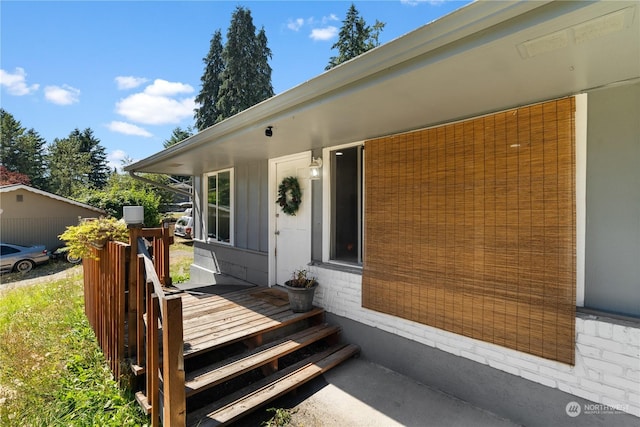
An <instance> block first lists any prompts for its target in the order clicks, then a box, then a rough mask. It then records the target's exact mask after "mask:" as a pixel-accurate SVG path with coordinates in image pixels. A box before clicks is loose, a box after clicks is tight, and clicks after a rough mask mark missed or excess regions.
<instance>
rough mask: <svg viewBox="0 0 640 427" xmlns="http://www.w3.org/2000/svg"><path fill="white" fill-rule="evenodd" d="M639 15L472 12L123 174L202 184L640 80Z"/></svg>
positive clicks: (625, 8) (600, 9)
mask: <svg viewBox="0 0 640 427" xmlns="http://www.w3.org/2000/svg"><path fill="white" fill-rule="evenodd" d="M639 9H640V6H639V5H638V3H637V2H635V1H631V2H608V1H607V2H598V3H590V2H551V3H543V2H529V1H520V2H510V3H507V2H481V3H472V4H470V5H468V6H467V7H464V8H462V9H460V10H458V11H456V12H454V13H452V14H450V15H447V16H446V17H444V18H441V19H440V20H437V21H435V22H433V23H431V24H428V25H426V26H424V27H421V28H418V29H417V30H415V31H413V32H411V33H409V34H407V35H405V36H403V37H400V38H398V39H396V40H394V41H392V42H389V43H387V44H385V45H383V46H380V47H378V48H376V49H374V50H372V51H370V52H368V53H366V54H365V55H362V56H361V57H359V58H357V59H355V60H352V61H349V62H348V63H345V64H343V65H341V66H339V67H336V68H335V69H333V70H331V71H328V72H325V73H323V74H321V75H319V76H318V77H316V78H314V79H312V80H309V81H308V82H305V83H303V84H301V85H299V86H297V87H294V88H293V89H290V90H288V91H286V92H284V93H282V94H279V95H277V96H275V97H273V98H271V99H269V100H266V101H264V102H262V103H260V104H258V105H256V106H254V107H252V108H250V109H248V110H246V111H243V112H242V113H240V114H238V115H236V116H234V117H232V118H229V119H227V120H225V121H224V122H221V123H219V124H217V125H215V126H212V127H210V128H208V129H206V130H204V131H202V132H200V133H198V134H196V135H194V136H192V137H190V138H188V139H187V140H185V141H183V142H182V143H180V144H178V145H176V146H174V147H171V148H169V149H167V150H164V151H162V152H159V153H157V154H154V155H152V156H150V157H148V158H146V159H144V160H141V161H139V162H137V163H134V164H132V165H130V166H129V167H127V168H126V169H127V170H130V171H139V172H155V173H168V174H175V175H198V174H201V173H204V172H207V171H212V170H217V169H221V168H226V167H231V166H233V165H234V164H238V163H244V162H248V161H255V160H260V159H267V158H273V157H278V156H283V155H287V154H292V153H296V152H301V151H306V150H314V149H321V148H323V147H326V146H332V145H338V144H344V143H349V142H356V141H362V140H366V139H370V138H376V137H379V136H383V135H389V134H394V133H401V132H405V131H410V130H414V129H419V128H425V127H429V126H433V125H437V124H440V123H444V122H451V121H455V120H460V119H464V118H468V117H473V116H478V115H482V114H487V113H490V112H494V111H498V110H504V109H508V108H512V107H517V106H521V105H526V104H531V103H534V102H539V101H542V100H547V99H552V98H557V97H562V96H567V95H572V94H576V93H580V92H585V91H589V90H594V89H597V88H599V87H603V86H607V85H613V84H618V83H624V82H626V81H630V80H634V79H638V78H640V41H639V40H640V25H639V23H638V22H639V20H640V19H639V18H640V17H639V16H638V15H639V13H640V10H639ZM267 126H273V136H272V137H271V138H268V137H266V136H265V134H264V130H265V128H266V127H267Z"/></svg>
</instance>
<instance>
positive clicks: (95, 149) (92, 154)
mask: <svg viewBox="0 0 640 427" xmlns="http://www.w3.org/2000/svg"><path fill="white" fill-rule="evenodd" d="M69 139H77V140H78V146H79V149H80V152H81V153H87V154H88V155H89V166H90V168H91V169H90V170H89V172H88V173H87V176H86V178H87V185H88V186H89V187H91V188H95V189H101V188H104V187H105V186H106V185H107V181H108V180H109V173H110V172H111V170H110V168H109V166H108V163H107V154H106V151H105V148H104V147H103V146H102V145H100V140H99V139H97V138H96V137H95V136H94V135H93V131H92V130H91V129H90V128H87V129H85V130H84V131H82V132H80V130H79V129H77V128H76V129H74V130H73V131H72V132H71V133H70V134H69Z"/></svg>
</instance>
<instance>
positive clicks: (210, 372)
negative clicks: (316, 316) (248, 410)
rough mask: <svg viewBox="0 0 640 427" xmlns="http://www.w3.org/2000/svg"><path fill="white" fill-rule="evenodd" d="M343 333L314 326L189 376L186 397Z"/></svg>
mask: <svg viewBox="0 0 640 427" xmlns="http://www.w3.org/2000/svg"><path fill="white" fill-rule="evenodd" d="M339 331H340V328H339V327H337V326H330V325H327V324H323V325H318V326H313V327H311V328H308V329H305V330H303V331H300V332H297V333H295V334H293V335H289V336H287V337H284V338H282V339H279V340H277V341H274V342H270V343H267V344H265V345H262V346H260V347H257V348H255V349H253V350H249V351H247V352H245V353H242V354H240V355H238V356H234V357H231V358H229V359H225V360H222V361H220V362H217V363H215V364H212V365H208V366H204V367H202V368H200V369H198V370H195V371H193V372H188V373H187V374H186V378H185V387H186V396H187V397H190V396H193V395H194V394H196V393H198V392H200V391H203V390H206V389H208V388H210V387H214V386H216V385H218V384H220V383H222V382H224V381H227V380H230V379H232V378H235V377H237V376H238V375H242V374H244V373H245V372H249V371H250V370H252V369H255V368H259V367H261V366H264V365H267V364H269V363H272V362H277V360H278V359H279V358H281V357H283V356H286V355H287V354H290V353H292V352H294V351H296V350H299V349H301V348H302V347H305V346H307V345H309V344H312V343H314V342H316V341H319V340H321V339H323V338H327V337H329V336H331V335H334V334H337V333H338V332H339Z"/></svg>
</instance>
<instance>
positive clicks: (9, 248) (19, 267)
mask: <svg viewBox="0 0 640 427" xmlns="http://www.w3.org/2000/svg"><path fill="white" fill-rule="evenodd" d="M47 262H49V255H48V254H47V249H46V248H45V247H44V245H38V246H30V247H27V246H20V245H14V244H11V243H0V272H1V273H10V272H12V271H18V272H21V273H26V272H27V271H31V269H32V268H33V267H35V266H36V265H38V264H45V263H47Z"/></svg>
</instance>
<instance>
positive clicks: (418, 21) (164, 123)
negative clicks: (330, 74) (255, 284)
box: [0, 0, 469, 168]
mask: <svg viewBox="0 0 640 427" xmlns="http://www.w3.org/2000/svg"><path fill="white" fill-rule="evenodd" d="M351 3H352V2H351V1H346V2H345V1H284V0H281V1H273V0H271V1H204V0H202V1H38V2H36V1H28V0H21V1H13V0H2V1H0V107H1V108H3V109H4V110H5V111H7V112H8V113H10V114H11V115H12V116H13V117H14V118H15V119H16V120H18V121H19V122H20V123H21V124H22V126H23V127H25V128H26V129H34V130H35V131H36V132H38V134H39V135H40V136H41V137H43V138H44V139H45V140H46V141H47V144H50V143H52V142H53V141H54V139H56V138H60V139H62V138H66V137H67V136H68V135H69V134H70V133H71V132H72V131H73V130H74V129H76V128H77V129H80V130H81V131H82V130H84V129H87V128H90V129H91V130H92V131H93V135H94V137H96V138H97V139H99V140H100V144H101V145H102V146H103V147H105V150H106V152H107V156H108V161H109V164H110V166H111V167H118V168H119V167H121V166H122V163H121V161H122V159H125V158H129V159H132V160H134V161H137V160H141V159H143V158H146V157H148V156H150V155H152V154H155V153H157V152H158V151H161V150H162V149H163V142H164V141H165V140H167V139H170V138H171V134H172V132H173V130H174V129H175V128H176V127H181V128H182V129H186V128H188V127H189V126H192V127H194V129H195V126H194V119H193V110H194V108H195V107H196V104H195V103H194V98H195V97H196V96H197V94H198V93H199V91H200V88H201V81H200V78H201V76H202V74H203V71H204V63H203V61H202V58H204V57H205V56H206V55H207V53H208V51H209V47H210V42H211V37H212V35H213V33H214V32H215V31H216V30H220V31H221V33H222V36H223V44H224V43H225V42H226V33H227V30H228V28H229V24H230V22H231V15H232V13H233V11H234V10H235V9H236V7H244V8H245V9H249V10H250V11H251V16H252V17H253V24H254V25H255V26H256V29H260V28H262V27H264V29H265V32H266V35H267V41H268V46H269V48H270V49H271V52H272V58H271V60H270V61H269V64H270V66H271V68H272V74H271V79H272V84H273V88H274V92H275V94H276V95H277V94H280V93H282V92H285V91H287V90H289V89H291V88H293V87H295V86H298V85H300V84H302V83H304V82H305V81H308V80H310V79H312V78H314V77H315V76H317V75H319V74H321V73H323V72H324V68H325V66H326V65H327V63H328V62H329V58H330V57H331V56H335V55H337V51H336V50H332V49H331V46H332V45H333V44H334V43H335V42H336V41H337V40H338V32H339V31H340V27H341V25H342V21H343V20H344V19H345V17H346V13H347V10H348V9H349V6H350V5H351ZM353 3H354V4H355V6H356V9H357V10H358V12H359V14H360V16H361V17H362V18H364V20H365V21H366V23H367V24H368V25H370V26H373V24H374V23H375V21H376V20H379V21H381V22H384V23H385V27H384V30H383V31H382V33H381V34H380V37H379V41H380V42H381V43H386V42H388V41H391V40H393V39H396V38H398V37H400V36H402V35H404V34H406V33H409V32H411V31H412V30H414V29H416V28H419V27H421V26H423V25H425V24H427V23H429V22H431V21H434V20H436V19H438V18H440V17H442V16H444V15H446V14H448V13H450V12H452V11H454V10H456V9H458V8H460V7H463V6H464V5H465V4H467V3H469V2H468V1H442V0H431V1H429V0H385V1H354V2H353Z"/></svg>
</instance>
